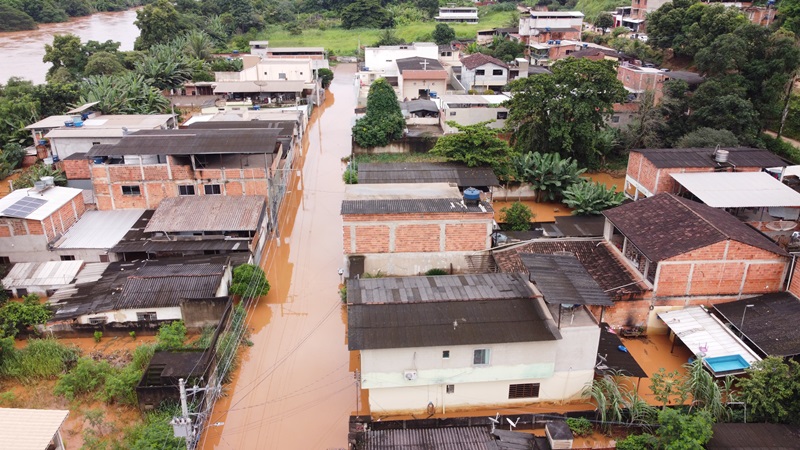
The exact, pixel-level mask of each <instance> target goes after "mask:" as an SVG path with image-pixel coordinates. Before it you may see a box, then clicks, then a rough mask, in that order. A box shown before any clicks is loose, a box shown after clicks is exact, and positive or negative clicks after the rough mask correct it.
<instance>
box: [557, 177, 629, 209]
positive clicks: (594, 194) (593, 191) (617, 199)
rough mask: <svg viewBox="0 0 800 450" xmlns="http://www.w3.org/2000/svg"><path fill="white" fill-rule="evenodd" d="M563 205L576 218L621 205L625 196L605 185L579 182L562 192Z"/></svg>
mask: <svg viewBox="0 0 800 450" xmlns="http://www.w3.org/2000/svg"><path fill="white" fill-rule="evenodd" d="M563 194H564V204H565V205H567V206H569V207H570V208H573V211H572V214H573V215H576V216H583V215H593V214H594V215H596V214H600V213H601V212H603V211H605V210H606V209H609V208H613V207H615V206H619V205H621V204H622V201H623V200H624V199H625V194H623V193H622V192H617V190H616V188H611V189H609V188H608V187H607V186H606V185H604V184H600V183H592V182H591V181H588V180H587V181H579V182H577V183H574V184H572V185H570V186H569V187H568V188H567V189H565V190H564V193H563Z"/></svg>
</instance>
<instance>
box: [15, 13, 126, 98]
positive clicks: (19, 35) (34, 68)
mask: <svg viewBox="0 0 800 450" xmlns="http://www.w3.org/2000/svg"><path fill="white" fill-rule="evenodd" d="M135 20H136V11H135V10H132V9H131V10H128V11H120V12H110V13H98V14H93V15H91V16H88V17H78V18H75V19H72V20H70V21H69V22H64V23H46V24H40V25H39V29H38V30H29V31H13V32H8V33H0V84H5V83H6V81H7V80H8V79H9V78H10V77H22V78H25V79H28V80H31V81H33V82H34V83H37V84H38V83H44V81H45V80H44V76H45V74H46V73H47V69H49V68H50V63H47V64H45V63H44V62H42V57H44V45H45V44H52V43H53V36H54V35H56V34H66V33H72V34H75V35H78V36H80V38H81V41H82V42H86V41H89V40H93V41H99V42H104V41H106V40H109V39H111V40H113V41H117V42H119V43H120V44H121V45H120V48H119V49H120V50H122V51H127V50H133V42H134V41H135V40H136V38H137V37H138V36H139V29H138V28H137V27H136V25H134V24H133V22H134V21H135Z"/></svg>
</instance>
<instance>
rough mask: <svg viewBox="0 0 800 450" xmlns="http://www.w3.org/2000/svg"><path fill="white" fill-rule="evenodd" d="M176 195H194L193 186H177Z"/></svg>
mask: <svg viewBox="0 0 800 450" xmlns="http://www.w3.org/2000/svg"><path fill="white" fill-rule="evenodd" d="M178 195H194V186H192V185H191V184H185V185H183V186H178Z"/></svg>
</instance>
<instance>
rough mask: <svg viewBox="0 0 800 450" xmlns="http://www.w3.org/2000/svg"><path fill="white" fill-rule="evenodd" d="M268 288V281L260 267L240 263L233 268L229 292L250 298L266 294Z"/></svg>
mask: <svg viewBox="0 0 800 450" xmlns="http://www.w3.org/2000/svg"><path fill="white" fill-rule="evenodd" d="M269 288H270V286H269V281H268V280H267V277H266V275H264V271H263V270H261V268H260V267H258V266H255V265H253V264H242V265H241V266H238V267H237V268H235V269H233V281H232V283H231V288H230V293H231V294H233V295H238V296H240V297H242V298H243V299H245V300H250V299H253V298H258V297H261V296H264V295H267V293H268V292H269Z"/></svg>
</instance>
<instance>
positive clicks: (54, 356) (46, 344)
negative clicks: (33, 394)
mask: <svg viewBox="0 0 800 450" xmlns="http://www.w3.org/2000/svg"><path fill="white" fill-rule="evenodd" d="M0 341H2V342H0V347H2V360H0V377H2V378H10V379H14V380H18V381H20V382H22V383H31V382H33V381H35V380H41V379H45V378H53V377H56V376H58V375H60V374H62V373H64V372H66V370H67V369H68V368H69V367H71V366H72V365H73V364H74V363H75V361H76V360H77V359H78V349H77V348H74V347H67V346H66V345H64V344H62V343H60V342H58V341H57V340H55V339H31V340H30V341H28V345H26V346H25V347H24V348H22V349H15V348H14V341H13V338H4V339H2V340H0Z"/></svg>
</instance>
